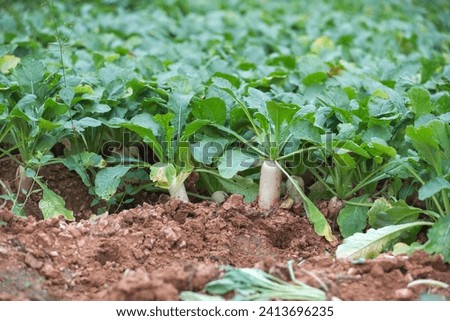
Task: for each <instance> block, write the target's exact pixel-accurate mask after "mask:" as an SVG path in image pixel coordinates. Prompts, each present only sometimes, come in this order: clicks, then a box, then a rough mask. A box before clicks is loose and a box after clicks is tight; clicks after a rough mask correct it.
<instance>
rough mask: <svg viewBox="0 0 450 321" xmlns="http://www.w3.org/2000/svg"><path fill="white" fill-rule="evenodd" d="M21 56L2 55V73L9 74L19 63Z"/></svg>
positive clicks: (0, 69) (0, 59) (0, 63)
mask: <svg viewBox="0 0 450 321" xmlns="http://www.w3.org/2000/svg"><path fill="white" fill-rule="evenodd" d="M19 62H20V58H18V57H16V56H14V55H5V56H3V57H0V72H1V73H2V74H9V73H10V72H11V70H14V69H15V68H16V66H17V65H18V64H19Z"/></svg>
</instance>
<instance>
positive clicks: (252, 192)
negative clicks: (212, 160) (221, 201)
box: [214, 175, 258, 203]
mask: <svg viewBox="0 0 450 321" xmlns="http://www.w3.org/2000/svg"><path fill="white" fill-rule="evenodd" d="M214 177H215V178H216V179H217V180H218V181H219V183H220V184H221V185H222V187H223V189H224V190H225V191H226V192H228V193H230V194H239V195H242V196H244V201H245V202H246V203H251V202H253V201H254V200H256V198H257V197H258V184H256V183H255V182H254V181H253V180H251V179H250V178H246V177H242V176H239V175H234V176H233V177H232V178H230V179H225V178H223V177H221V176H214Z"/></svg>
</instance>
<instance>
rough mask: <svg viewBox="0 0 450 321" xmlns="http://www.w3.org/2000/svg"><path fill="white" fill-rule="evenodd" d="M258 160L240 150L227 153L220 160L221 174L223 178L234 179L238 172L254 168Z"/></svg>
mask: <svg viewBox="0 0 450 321" xmlns="http://www.w3.org/2000/svg"><path fill="white" fill-rule="evenodd" d="M256 161H257V158H256V157H255V156H254V155H250V154H247V153H244V152H242V151H241V150H240V149H231V150H227V151H225V153H224V154H223V155H222V157H221V158H220V160H219V166H218V169H219V173H220V175H221V176H222V177H223V178H232V177H233V176H234V175H236V174H237V173H238V172H240V171H243V170H246V169H249V168H251V167H254V166H255V165H256V164H255V162H256Z"/></svg>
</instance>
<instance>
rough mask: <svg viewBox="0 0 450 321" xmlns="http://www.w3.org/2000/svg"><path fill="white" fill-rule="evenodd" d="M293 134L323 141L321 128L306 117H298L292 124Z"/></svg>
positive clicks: (308, 139)
mask: <svg viewBox="0 0 450 321" xmlns="http://www.w3.org/2000/svg"><path fill="white" fill-rule="evenodd" d="M290 130H291V133H292V136H294V137H295V138H296V139H300V140H303V141H309V142H313V143H321V138H320V129H319V128H318V127H316V126H314V125H313V124H311V123H310V122H309V121H308V120H306V119H301V118H296V119H294V120H293V122H292V125H291V126H290Z"/></svg>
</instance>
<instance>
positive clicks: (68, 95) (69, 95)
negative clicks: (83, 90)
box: [59, 88, 75, 107]
mask: <svg viewBox="0 0 450 321" xmlns="http://www.w3.org/2000/svg"><path fill="white" fill-rule="evenodd" d="M59 97H61V99H62V100H63V102H64V104H66V106H67V107H71V106H72V100H73V98H74V97H75V92H74V91H73V89H72V88H63V89H61V90H60V91H59Z"/></svg>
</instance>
